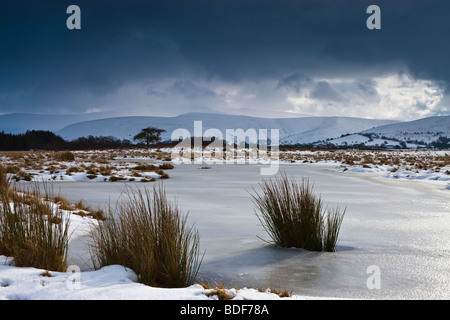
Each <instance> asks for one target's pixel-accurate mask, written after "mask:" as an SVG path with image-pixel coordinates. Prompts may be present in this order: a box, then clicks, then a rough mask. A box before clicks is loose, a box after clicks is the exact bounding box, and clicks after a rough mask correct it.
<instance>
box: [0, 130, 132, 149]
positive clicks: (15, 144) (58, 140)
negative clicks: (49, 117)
mask: <svg viewBox="0 0 450 320" xmlns="http://www.w3.org/2000/svg"><path fill="white" fill-rule="evenodd" d="M130 146H132V143H131V141H130V140H127V139H123V140H120V139H117V138H115V137H103V136H101V137H94V136H88V137H80V138H77V139H75V140H72V141H67V140H65V139H63V138H62V137H60V136H58V135H56V134H55V133H53V132H51V131H44V130H31V131H27V132H25V133H19V134H12V133H4V132H0V151H27V150H86V149H109V148H125V147H130Z"/></svg>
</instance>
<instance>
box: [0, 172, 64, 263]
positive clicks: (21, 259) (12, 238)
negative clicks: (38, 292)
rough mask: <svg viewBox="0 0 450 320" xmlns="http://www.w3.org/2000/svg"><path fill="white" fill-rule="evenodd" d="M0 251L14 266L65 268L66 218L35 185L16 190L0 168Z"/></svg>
mask: <svg viewBox="0 0 450 320" xmlns="http://www.w3.org/2000/svg"><path fill="white" fill-rule="evenodd" d="M0 207H1V208H0V209H1V211H0V254H3V255H7V256H12V257H14V263H15V265H16V266H18V267H35V268H41V269H47V270H55V271H65V270H66V267H67V250H68V238H69V237H68V234H67V232H68V227H69V219H66V221H64V220H63V219H62V215H61V213H60V212H59V211H56V212H54V210H53V208H52V205H51V203H49V202H48V201H44V200H43V199H42V197H41V193H40V190H39V189H38V187H37V186H34V187H33V188H32V189H29V190H26V192H24V191H23V190H18V189H16V188H15V186H13V185H11V182H10V181H9V180H8V178H7V177H6V172H5V170H4V168H0Z"/></svg>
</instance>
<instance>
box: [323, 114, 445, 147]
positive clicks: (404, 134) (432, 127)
mask: <svg viewBox="0 0 450 320" xmlns="http://www.w3.org/2000/svg"><path fill="white" fill-rule="evenodd" d="M441 136H442V137H449V138H450V116H437V117H429V118H424V119H419V120H414V121H408V122H400V123H394V124H388V125H383V126H379V127H375V128H371V129H367V130H363V131H361V132H359V133H358V134H351V135H346V136H343V137H340V138H338V139H333V140H331V141H329V142H330V143H333V144H335V145H356V144H364V145H366V146H376V145H377V144H378V145H382V144H388V145H394V146H395V145H399V146H401V145H402V142H403V146H404V145H405V143H406V145H407V146H408V147H415V146H425V145H427V144H429V143H431V142H434V141H436V140H438V139H439V137H441Z"/></svg>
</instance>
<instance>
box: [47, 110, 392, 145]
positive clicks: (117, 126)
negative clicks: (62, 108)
mask: <svg viewBox="0 0 450 320" xmlns="http://www.w3.org/2000/svg"><path fill="white" fill-rule="evenodd" d="M200 120H201V121H202V126H203V131H205V130H207V129H209V128H215V129H218V130H220V131H221V132H222V134H223V135H224V136H225V132H226V130H227V129H234V130H236V129H243V130H247V129H251V128H252V129H255V130H258V129H267V130H270V129H279V130H280V131H279V134H280V143H281V144H295V143H312V142H315V141H319V140H325V139H328V138H337V137H339V136H341V135H342V134H346V133H355V132H359V131H362V130H367V129H370V128H373V127H377V126H380V125H385V124H391V123H394V122H395V121H391V120H373V119H362V118H347V117H302V118H278V119H267V118H257V117H248V116H233V115H223V114H208V113H187V114H182V115H179V116H177V117H117V118H109V119H99V120H92V121H84V122H79V123H75V124H72V125H69V126H67V127H65V128H63V129H61V130H58V131H57V132H56V133H57V134H58V135H61V136H62V137H63V138H64V139H66V140H72V139H76V138H78V137H80V136H88V135H93V136H114V137H116V138H119V139H132V137H133V136H134V135H135V134H137V133H138V132H139V131H140V130H141V129H142V128H145V127H148V126H154V127H158V128H162V129H165V130H166V133H164V134H163V135H162V140H170V138H171V133H172V132H173V131H174V130H175V129H178V128H184V129H187V130H189V132H190V133H191V134H192V135H193V131H194V121H200Z"/></svg>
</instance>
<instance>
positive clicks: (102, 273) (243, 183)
mask: <svg viewBox="0 0 450 320" xmlns="http://www.w3.org/2000/svg"><path fill="white" fill-rule="evenodd" d="M163 151H164V150H163ZM166 151H167V150H166ZM359 155H360V156H359V157H356V156H355V153H351V152H345V153H343V154H336V152H328V153H327V152H318V151H302V152H300V151H295V152H291V153H289V152H286V153H285V155H284V156H286V157H285V158H282V161H281V164H280V172H286V173H288V174H290V175H293V176H296V177H303V176H307V177H309V178H310V179H311V180H312V181H313V182H314V186H315V189H316V191H317V192H318V193H320V194H321V196H322V198H323V200H324V201H325V203H326V204H327V205H332V206H335V205H338V206H341V207H346V209H347V211H346V215H345V217H344V221H343V225H342V228H341V233H340V238H339V239H340V240H339V243H338V247H337V251H336V252H333V253H317V252H308V251H305V250H300V249H281V248H274V247H271V246H269V245H267V244H266V243H265V242H264V241H262V240H261V238H262V239H268V236H267V234H265V232H264V230H263V229H262V227H261V226H260V224H259V221H258V220H257V218H256V216H255V214H254V207H253V204H252V201H251V197H250V193H252V192H254V190H258V183H259V182H260V181H261V178H262V177H261V176H260V167H261V166H264V165H246V164H233V165H225V164H223V165H210V166H209V168H210V169H208V170H202V169H201V168H202V166H201V165H195V164H191V165H178V166H175V168H174V170H172V171H170V179H167V180H164V186H165V188H166V192H167V194H168V197H169V199H170V198H171V197H174V198H175V197H176V199H177V202H178V205H179V207H180V208H181V210H182V211H184V212H185V213H188V214H189V216H188V217H189V219H188V221H189V222H192V223H193V224H194V225H195V227H196V228H197V230H198V231H199V234H200V241H201V243H200V244H201V252H204V253H205V255H204V259H203V262H202V265H201V268H200V272H199V282H200V281H205V282H208V283H221V282H223V283H224V284H225V286H226V287H229V288H231V287H237V288H241V289H239V290H236V289H230V290H231V291H230V294H233V296H235V299H280V298H279V297H278V296H277V295H274V294H272V293H270V292H260V291H258V290H255V289H251V288H274V289H287V290H290V291H292V292H293V293H294V295H293V296H292V297H291V298H283V299H318V298H325V299H328V298H357V299H360V298H363V299H365V298H369V299H372V298H375V299H449V298H450V295H449V294H450V293H449V290H448V288H449V285H450V265H449V264H448V261H449V258H450V237H449V235H448V230H449V228H450V201H449V199H450V194H449V192H450V189H449V187H448V182H449V179H448V178H449V176H450V175H449V174H448V170H449V169H450V168H449V167H448V165H445V166H440V167H439V170H437V167H436V163H437V162H439V161H441V159H442V158H443V159H448V158H447V157H448V156H449V152H448V151H447V152H446V151H435V152H434V153H431V154H430V153H429V152H427V154H425V153H423V154H420V153H414V152H411V153H406V154H403V156H404V158H405V159H406V158H408V157H412V156H415V157H416V159H425V158H427V159H435V162H432V161H431V160H430V162H429V163H430V164H433V166H431V168H428V167H427V168H426V169H425V168H424V169H419V168H416V167H414V169H412V167H410V168H409V169H408V165H410V164H411V163H412V162H413V159H412V158H411V159H409V160H410V161H409V162H408V161H405V162H397V161H395V163H396V164H395V165H391V164H378V163H375V162H376V161H374V163H371V164H367V163H364V164H365V165H366V167H364V164H362V163H360V162H359V161H358V159H363V158H366V159H367V156H369V155H371V156H373V155H374V154H371V153H370V152H369V153H367V154H362V153H361V154H359ZM387 155H388V156H387V158H389V159H394V154H389V153H387ZM345 156H346V158H345ZM378 156H379V155H378ZM130 158H131V157H130V156H129V155H128V156H127V157H126V158H123V156H122V157H120V156H119V155H116V157H115V161H122V160H123V159H128V160H127V161H131V159H130ZM163 158H164V156H163ZM344 158H345V159H347V160H345V159H344ZM349 158H350V160H352V161H349V160H348V159H349ZM372 159H374V158H372ZM377 159H378V158H377ZM133 160H140V161H143V162H145V161H148V160H149V158H148V157H145V156H144V155H139V154H134V157H133ZM393 168H396V170H393ZM344 169H346V170H345V171H344ZM411 169H412V170H411ZM393 171H394V172H393ZM395 175H397V176H395ZM266 178H267V177H266ZM52 181H53V182H52V183H53V186H54V189H55V190H57V191H58V193H59V194H61V195H62V196H65V197H66V198H67V199H69V200H71V201H74V202H75V201H78V200H79V199H83V200H84V201H85V202H86V203H87V204H89V205H98V206H103V205H106V204H107V203H108V202H114V201H115V199H117V198H118V197H119V195H120V193H121V191H122V190H123V187H124V184H125V183H128V184H129V183H133V185H135V186H138V187H145V186H147V187H148V186H149V184H147V183H135V182H119V183H109V182H104V181H95V180H90V179H85V180H84V181H70V180H65V179H55V180H52ZM21 183H25V182H21ZM150 186H151V184H150ZM92 221H93V220H92V219H91V218H89V217H80V216H77V215H71V228H73V229H72V231H73V232H72V236H71V241H70V244H69V261H68V262H69V264H70V265H75V266H77V268H80V269H79V270H80V271H81V272H80V273H58V272H50V274H51V275H52V276H51V277H46V276H43V275H42V273H43V272H44V271H45V270H38V269H35V268H16V267H14V266H13V264H12V259H11V258H7V257H3V256H2V257H0V299H214V297H208V296H207V295H206V293H207V290H206V289H204V288H203V287H201V286H200V285H198V284H196V285H193V286H191V287H188V288H178V289H163V288H152V287H148V286H144V285H142V284H139V283H137V282H136V275H135V274H134V272H133V271H132V270H129V269H126V268H124V267H123V266H108V267H105V268H103V269H100V270H96V271H94V270H92V266H91V265H90V263H89V254H88V252H87V245H88V241H89V237H88V236H87V234H88V231H89V229H90V224H91V223H92ZM373 270H378V271H379V273H378V274H377V273H376V272H374V271H373ZM377 277H378V278H377ZM377 279H378V280H379V284H380V287H379V288H376V287H373V286H371V283H375V282H373V281H376V280H377ZM246 287H250V289H247V288H246Z"/></svg>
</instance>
